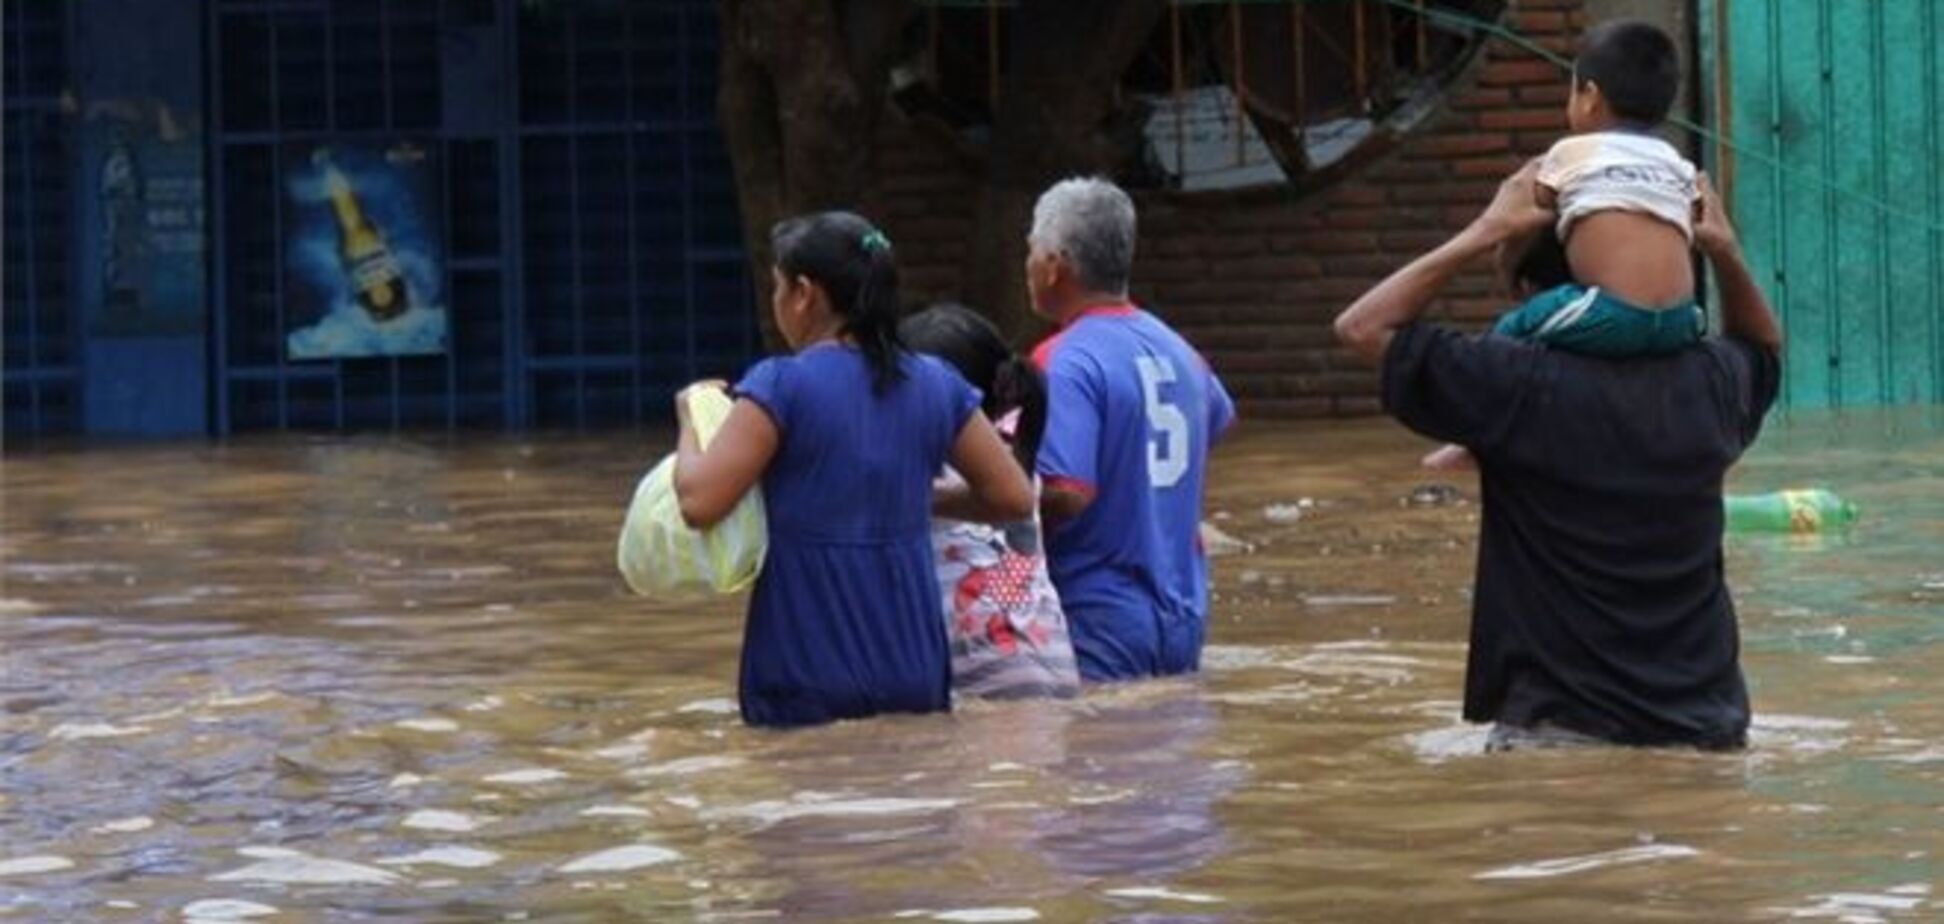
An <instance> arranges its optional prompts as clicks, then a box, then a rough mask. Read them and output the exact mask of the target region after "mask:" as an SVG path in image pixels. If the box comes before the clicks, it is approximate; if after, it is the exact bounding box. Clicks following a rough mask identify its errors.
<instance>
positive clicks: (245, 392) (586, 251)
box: [208, 0, 758, 433]
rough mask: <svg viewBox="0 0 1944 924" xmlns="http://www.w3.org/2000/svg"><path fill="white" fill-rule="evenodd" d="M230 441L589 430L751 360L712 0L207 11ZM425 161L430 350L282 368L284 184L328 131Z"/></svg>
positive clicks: (375, 2) (221, 6)
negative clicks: (440, 288) (273, 431)
mask: <svg viewBox="0 0 1944 924" xmlns="http://www.w3.org/2000/svg"><path fill="white" fill-rule="evenodd" d="M208 15H209V18H210V21H209V35H210V46H211V60H210V67H209V75H210V83H209V86H210V88H211V92H210V94H209V100H210V103H209V109H210V117H211V118H210V121H211V124H212V126H213V129H214V130H213V132H212V139H213V142H212V143H213V145H214V152H213V154H212V156H211V163H210V170H211V183H210V189H211V196H212V200H211V209H210V214H211V232H212V235H213V240H214V246H213V247H212V248H211V252H212V254H213V261H212V279H213V296H214V298H213V301H214V317H213V319H212V324H211V330H212V338H213V343H212V349H211V356H212V363H213V367H214V369H213V374H212V387H213V388H214V389H215V391H216V394H215V401H214V412H215V413H214V424H215V428H216V429H217V430H218V431H219V432H224V433H227V432H232V431H237V430H247V429H257V428H265V427H277V428H282V427H303V428H336V429H342V428H361V427H374V426H376V427H400V426H424V425H434V426H447V427H468V426H503V427H529V426H537V427H557V426H569V427H583V426H597V425H604V424H615V423H626V422H639V421H641V420H643V419H648V418H655V417H660V416H662V415H663V414H664V413H665V408H666V406H667V401H668V397H669V395H670V394H671V393H672V391H673V390H674V389H675V388H676V387H678V386H679V385H680V384H681V383H682V382H685V381H688V380H690V379H692V378H694V377H697V376H701V375H719V374H730V373H733V372H734V371H736V370H737V369H738V368H739V367H741V366H742V365H743V364H744V363H746V362H747V360H748V359H749V357H750V355H751V353H752V352H753V351H754V350H755V349H756V347H757V342H758V338H757V334H756V327H755V323H754V318H753V316H752V314H751V312H750V309H749V306H750V304H751V302H750V295H749V290H748V282H747V279H746V273H745V271H744V265H743V258H742V250H741V245H740V238H739V232H738V226H737V223H736V208H735V198H734V192H733V188H732V186H731V174H730V170H729V166H728V162H727V158H726V156H725V154H724V152H723V151H722V149H721V146H720V141H719V133H718V132H717V130H716V126H715V121H714V95H715V71H716V50H715V49H716V47H717V43H718V41H719V38H718V33H719V26H718V24H717V21H716V13H715V10H714V5H713V4H711V3H708V2H706V0H679V2H655V3H636V2H619V0H553V2H546V3H533V2H520V0H442V2H414V3H393V2H384V0H219V2H216V3H212V4H210V5H209V14H208ZM401 137H408V138H412V139H415V140H417V141H419V142H420V143H423V144H426V145H428V146H429V147H431V148H432V151H431V155H432V158H433V162H434V163H435V164H436V165H437V168H436V172H437V173H438V175H439V176H440V181H439V186H440V189H439V194H438V198H439V199H441V200H442V201H441V203H440V204H441V207H442V210H443V222H442V223H443V225H444V227H445V228H446V229H447V234H446V240H445V246H444V250H445V257H446V258H445V260H444V269H443V273H444V283H445V285H444V289H445V291H446V292H447V293H448V295H449V297H448V302H449V306H450V316H451V332H450V336H449V339H448V349H447V351H446V353H445V354H444V355H442V356H424V357H391V358H382V359H339V360H324V361H315V360H311V361H293V360H292V359H291V358H290V357H289V356H288V355H287V352H286V350H285V340H284V338H285V335H286V332H287V331H288V329H289V320H290V319H289V318H288V317H287V316H286V314H287V312H286V309H287V306H288V305H289V301H288V287H289V285H290V281H289V280H288V279H287V278H286V267H285V249H286V245H287V242H286V241H285V240H284V235H285V233H286V232H285V223H284V216H283V215H282V214H281V212H280V209H282V208H284V207H285V206H284V204H283V199H282V196H281V190H282V189H283V188H284V183H285V180H286V177H285V171H286V166H285V165H286V164H288V163H289V162H290V158H291V155H292V153H293V152H294V151H300V150H302V149H304V148H306V147H307V146H315V145H317V144H319V143H323V142H328V143H332V144H344V143H353V142H361V141H362V142H368V143H373V144H383V143H386V142H389V141H391V140H393V139H397V138H401Z"/></svg>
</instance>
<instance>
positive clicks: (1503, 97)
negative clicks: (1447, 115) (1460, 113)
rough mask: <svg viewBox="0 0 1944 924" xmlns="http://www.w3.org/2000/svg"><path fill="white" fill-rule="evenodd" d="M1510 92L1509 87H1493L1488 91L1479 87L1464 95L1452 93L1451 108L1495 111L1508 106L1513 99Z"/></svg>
mask: <svg viewBox="0 0 1944 924" xmlns="http://www.w3.org/2000/svg"><path fill="white" fill-rule="evenodd" d="M1512 92H1513V91H1512V89H1511V88H1510V87H1493V88H1490V89H1486V88H1484V87H1480V88H1478V89H1475V90H1470V91H1467V92H1464V93H1454V94H1452V96H1451V108H1453V109H1458V110H1473V109H1497V108H1499V107H1501V106H1510V105H1512V100H1513V99H1514V97H1513V95H1512Z"/></svg>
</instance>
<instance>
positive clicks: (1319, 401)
mask: <svg viewBox="0 0 1944 924" xmlns="http://www.w3.org/2000/svg"><path fill="white" fill-rule="evenodd" d="M1241 406H1242V413H1241V416H1242V419H1243V420H1249V419H1267V420H1315V419H1317V418H1320V417H1329V416H1331V415H1333V414H1335V413H1336V402H1334V401H1332V400H1330V399H1329V398H1323V397H1315V398H1244V399H1242V400H1241Z"/></svg>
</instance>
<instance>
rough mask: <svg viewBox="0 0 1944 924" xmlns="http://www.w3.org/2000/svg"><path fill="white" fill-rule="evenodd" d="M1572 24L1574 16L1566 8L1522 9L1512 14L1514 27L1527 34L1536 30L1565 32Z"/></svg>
mask: <svg viewBox="0 0 1944 924" xmlns="http://www.w3.org/2000/svg"><path fill="white" fill-rule="evenodd" d="M1571 26H1572V16H1571V14H1569V13H1568V12H1566V11H1565V10H1531V9H1522V10H1520V11H1518V12H1517V13H1515V14H1513V16H1512V28H1514V29H1517V30H1518V31H1520V32H1524V33H1526V34H1527V35H1531V34H1533V33H1535V32H1564V31H1566V30H1567V29H1568V28H1571Z"/></svg>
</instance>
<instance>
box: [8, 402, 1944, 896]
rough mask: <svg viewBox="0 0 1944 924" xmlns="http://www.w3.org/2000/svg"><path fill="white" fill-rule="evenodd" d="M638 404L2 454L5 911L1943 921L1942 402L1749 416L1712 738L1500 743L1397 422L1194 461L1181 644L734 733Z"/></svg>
mask: <svg viewBox="0 0 1944 924" xmlns="http://www.w3.org/2000/svg"><path fill="white" fill-rule="evenodd" d="M667 443H668V440H667V437H666V435H647V436H642V435H622V436H601V437H572V436H565V437H552V436H546V437H531V438H526V439H521V440H506V439H461V440H456V441H447V440H443V439H412V438H330V439H322V438H313V437H279V438H264V439H248V440H239V441H236V442H233V443H230V444H227V445H222V446H170V447H135V448H112V449H110V448H88V449H76V450H61V449H54V450H42V451H37V452H29V453H17V454H14V455H11V456H8V457H7V458H6V459H5V460H4V476H3V480H0V488H3V489H4V502H5V510H4V513H5V520H4V522H5V529H4V539H0V543H3V544H0V552H3V553H4V570H0V579H4V588H0V646H3V647H0V919H15V920H36V921H40V920H47V921H59V920H130V921H137V920H139V921H150V920H170V921H173V920H186V919H193V920H222V919H241V918H242V917H243V916H247V915H250V914H257V915H262V916H263V917H261V918H258V919H261V920H276V921H328V920H347V921H349V920H379V919H383V920H411V921H496V920H534V921H604V920H619V919H630V920H695V921H743V920H757V921H761V920H779V921H851V920H858V921H865V920H916V921H987V922H997V921H1142V922H1158V921H1207V922H1217V921H1220V922H1227V921H1298V920H1333V921H1398V920H1426V921H1445V920H1492V921H1548V922H1551V921H1661V920H1668V921H1675V920H1679V921H1689V920H1720V921H1730V920H1734V921H1769V920H1778V919H1789V918H1808V919H1828V920H1850V921H1879V920H1881V921H1895V920H1944V833H1940V832H1944V410H1935V409H1933V410H1922V411H1910V412H1902V413H1897V414H1872V415H1854V414H1852V415H1847V416H1842V417H1837V416H1832V415H1827V414H1807V413H1804V414H1798V415H1795V416H1793V417H1792V418H1790V419H1787V420H1783V421H1777V422H1775V423H1774V424H1773V425H1772V426H1771V428H1770V432H1769V434H1768V435H1767V436H1766V438H1765V440H1764V442H1763V444H1762V445H1761V447H1760V448H1759V449H1758V451H1757V452H1756V453H1755V454H1753V455H1752V456H1751V458H1750V459H1749V460H1748V461H1747V463H1746V464H1745V465H1744V466H1743V467H1742V468H1741V469H1740V470H1739V471H1738V472H1737V473H1736V474H1735V476H1734V481H1733V486H1734V488H1735V489H1737V490H1744V491H1754V490H1766V489H1770V488H1777V487H1783V486H1792V485H1797V484H1808V483H1822V484H1828V485H1831V486H1834V487H1836V488H1837V489H1839V490H1841V491H1843V492H1844V493H1845V494H1847V495H1849V496H1851V497H1853V498H1854V499H1856V500H1857V501H1858V502H1860V503H1861V504H1862V505H1863V508H1864V511H1865V516H1864V519H1863V521H1862V522H1861V523H1860V524H1859V525H1858V527H1857V528H1856V529H1854V530H1853V531H1852V532H1851V533H1849V534H1848V535H1846V536H1840V537H1824V538H1812V539H1794V538H1788V537H1743V536H1736V537H1731V539H1730V542H1729V549H1730V555H1729V569H1730V578H1731V581H1732V583H1733V585H1734V587H1735V589H1736V591H1737V594H1738V598H1739V601H1740V605H1741V610H1742V623H1743V633H1744V648H1745V665H1746V669H1747V672H1748V674H1749V678H1750V684H1751V687H1752V691H1753V694H1754V699H1755V704H1756V708H1757V712H1758V718H1757V720H1756V724H1755V729H1754V732H1753V746H1752V747H1751V748H1750V750H1749V751H1748V752H1746V753H1744V754H1739V755H1728V756H1722V755H1701V754H1695V753H1686V752H1680V751H1628V750H1617V749H1616V750H1606V751H1597V752H1582V753H1552V754H1546V753H1534V754H1513V755H1501V756H1492V757H1486V756H1481V755H1479V754H1477V753H1476V752H1477V750H1478V748H1479V745H1480V744H1481V742H1482V740H1483V735H1482V732H1481V731H1480V730H1478V729H1475V728H1472V727H1469V726H1466V725H1464V724H1463V723H1461V722H1460V721H1459V720H1458V718H1457V709H1458V702H1457V700H1458V697H1459V695H1460V679H1461V675H1462V668H1463V657H1464V644H1463V643H1464V638H1465V629H1466V607H1467V605H1468V601H1467V588H1468V585H1469V581H1470V574H1471V566H1472V556H1473V554H1474V551H1475V545H1474V541H1473V537H1474V532H1475V530H1476V516H1477V508H1476V507H1475V506H1474V504H1473V503H1472V500H1473V499H1474V498H1475V486H1474V485H1473V484H1471V483H1469V482H1468V481H1465V480H1463V479H1461V480H1459V481H1458V482H1455V487H1456V488H1457V489H1458V491H1459V494H1460V495H1461V497H1460V498H1458V499H1457V500H1455V501H1453V500H1452V499H1451V498H1449V497H1445V496H1441V492H1435V491H1428V492H1418V493H1419V496H1418V497H1417V498H1416V499H1417V500H1420V501H1432V503H1423V504H1418V503H1413V502H1412V501H1413V497H1412V495H1413V489H1414V488H1416V487H1418V486H1419V485H1421V484H1423V483H1424V482H1426V481H1428V480H1431V479H1427V477H1426V476H1425V475H1424V474H1422V473H1421V472H1419V471H1418V470H1417V469H1416V468H1415V461H1416V459H1417V457H1418V455H1419V454H1420V453H1421V452H1422V451H1423V450H1424V448H1425V444H1424V443H1422V442H1421V441H1419V440H1416V439H1413V438H1411V437H1409V436H1407V435H1405V434H1403V433H1402V432H1401V431H1399V430H1398V429H1396V428H1395V427H1394V426H1392V425H1389V424H1386V423H1382V422H1374V421H1373V422H1364V423H1353V424H1332V425H1313V426H1270V425H1261V426H1254V427H1252V428H1247V429H1245V431H1244V432H1243V433H1241V434H1240V435H1239V436H1238V437H1237V438H1236V439H1235V440H1234V441H1232V442H1231V443H1230V444H1229V445H1227V446H1225V447H1224V448H1223V449H1222V450H1221V452H1220V454H1219V456H1218V459H1217V462H1216V473H1215V479H1214V486H1213V488H1212V491H1211V498H1210V510H1211V512H1212V517H1213V522H1214V523H1215V524H1216V525H1218V526H1219V527H1220V528H1221V529H1223V530H1224V531H1226V532H1228V533H1229V534H1231V535H1233V536H1235V537H1237V538H1239V539H1241V540H1244V541H1246V542H1249V543H1252V544H1254V546H1255V548H1254V550H1253V551H1250V552H1246V553H1241V554H1232V555H1228V556H1224V557H1222V558H1220V559H1219V560H1218V562H1217V567H1216V603H1215V608H1214V609H1215V615H1214V618H1213V624H1212V627H1211V632H1210V636H1211V644H1210V647H1209V649H1208V651H1207V655H1206V665H1205V670H1204V672H1203V673H1202V674H1201V675H1200V676H1199V677H1197V678H1194V679H1191V680H1183V681H1172V682H1157V683H1145V684H1134V685H1126V686H1120V687H1113V688H1107V689H1099V690H1095V691H1094V692H1092V693H1090V694H1089V695H1088V696H1086V697H1085V698H1083V699H1082V700H1080V701H1078V702H1073V703H1059V704H1051V703H1029V704H1011V705H1004V706H993V705H983V704H973V705H970V706H967V707H965V708H962V709H961V710H960V711H958V712H957V713H955V714H953V715H951V716H949V717H947V716H932V717H914V718H893V719H882V720H873V721H866V722H854V723H845V724H840V725H837V726H833V727H828V728H821V729H815V730H810V731H803V732H795V733H774V732H765V731H756V730H750V729H746V728H743V727H741V726H740V725H739V723H738V722H737V720H736V717H735V714H734V705H733V700H732V697H733V695H734V681H735V670H736V656H737V646H738V641H739V633H740V618H741V605H740V602H739V601H734V600H721V601H714V602H709V603H705V604H694V603H687V604H673V603H663V604H657V603H654V602H649V601H643V600H640V599H635V598H632V597H629V596H627V595H626V594H625V592H624V590H623V588H622V585H621V582H620V580H619V579H618V577H617V576H616V574H615V572H614V569H613V564H612V561H613V543H614V536H615V530H616V527H617V525H618V522H619V518H620V514H621V509H622V508H621V505H622V504H623V502H624V501H625V499H626V497H627V495H628V493H629V491H630V488H631V486H632V483H633V480H634V478H636V477H637V476H638V475H639V474H640V473H641V472H642V471H643V470H645V469H646V468H647V466H648V465H649V464H651V463H652V461H653V460H654V458H655V457H656V456H657V455H658V454H659V453H660V452H662V451H664V450H665V449H666V448H667Z"/></svg>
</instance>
